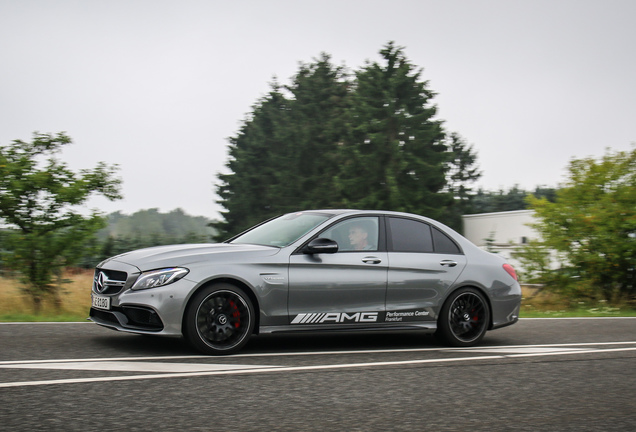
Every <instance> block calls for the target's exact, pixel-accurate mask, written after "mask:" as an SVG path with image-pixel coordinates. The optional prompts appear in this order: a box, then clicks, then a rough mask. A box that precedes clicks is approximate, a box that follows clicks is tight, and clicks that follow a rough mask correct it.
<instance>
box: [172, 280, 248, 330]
mask: <svg viewBox="0 0 636 432" xmlns="http://www.w3.org/2000/svg"><path fill="white" fill-rule="evenodd" d="M219 283H226V284H229V285H233V286H234V287H236V288H237V289H239V290H241V291H242V292H243V293H245V295H246V296H248V297H249V299H250V301H251V302H252V307H253V308H254V330H253V331H252V334H258V333H259V328H260V321H261V314H260V310H261V308H260V305H259V303H258V298H257V297H256V294H254V291H253V290H252V288H251V287H250V286H249V285H248V284H246V283H245V282H243V281H241V280H238V279H234V278H230V277H220V278H216V279H210V280H208V281H206V282H205V283H203V284H201V286H199V287H198V288H197V289H196V290H194V291H192V293H191V294H190V298H189V299H188V302H187V303H186V305H185V308H184V309H183V315H182V317H181V333H182V334H184V336H185V326H186V315H187V310H188V308H189V307H190V304H191V303H192V299H193V298H194V297H195V296H196V294H197V293H198V292H199V291H201V290H203V289H205V288H207V287H209V286H211V285H216V284H219Z"/></svg>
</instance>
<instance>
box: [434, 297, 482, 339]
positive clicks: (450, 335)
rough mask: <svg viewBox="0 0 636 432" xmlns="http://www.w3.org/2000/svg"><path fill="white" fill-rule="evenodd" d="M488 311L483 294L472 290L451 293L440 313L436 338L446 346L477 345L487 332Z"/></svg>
mask: <svg viewBox="0 0 636 432" xmlns="http://www.w3.org/2000/svg"><path fill="white" fill-rule="evenodd" d="M489 322H490V309H489V307H488V302H487V301H486V299H485V298H484V296H483V294H481V293H480V292H479V291H477V290H476V289H473V288H464V289H461V290H459V291H457V292H455V293H453V294H452V295H451V296H450V297H449V298H448V300H446V303H444V306H443V307H442V310H441V312H440V316H439V321H438V330H437V333H438V336H440V337H441V339H442V340H443V341H444V342H446V343H447V344H448V345H451V346H457V347H467V346H474V345H477V344H478V343H479V342H480V341H481V340H482V339H483V338H484V335H485V334H486V330H488V323H489Z"/></svg>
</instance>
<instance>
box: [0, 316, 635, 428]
mask: <svg viewBox="0 0 636 432" xmlns="http://www.w3.org/2000/svg"><path fill="white" fill-rule="evenodd" d="M27 430H29V431H30V430H61V431H97V430H99V431H111V430H128V431H150V430H153V431H162V430H206V431H229V430H232V431H253V430H254V431H256V430H259V431H260V430H277V431H278V430H282V431H300V430H343V431H345V430H346V431H372V430H373V431H374V430H378V431H407V430H408V431H463V430H470V431H513V430H514V431H537V430H549V431H634V430H636V319H618V318H617V319H561V320H552V319H543V320H521V321H520V322H519V323H518V324H516V325H514V326H511V327H507V328H504V329H500V330H496V331H493V332H490V333H488V335H487V336H486V338H485V339H484V341H483V343H482V344H481V345H480V346H479V347H477V348H473V349H468V350H458V349H449V348H445V347H443V346H440V345H438V344H437V343H436V341H435V340H434V339H433V338H432V337H430V336H428V335H424V334H421V333H418V332H410V333H406V334H395V333H369V334H362V335H361V334H338V335H334V334H329V335H312V336H309V335H289V336H265V337H257V338H253V339H252V340H251V341H250V343H249V344H248V346H247V347H246V348H245V349H244V351H242V352H241V353H240V354H238V355H235V356H229V357H206V356H201V355H199V354H198V353H196V352H194V351H192V350H191V349H190V348H189V347H188V346H187V345H186V344H185V343H184V342H183V341H182V340H179V339H162V338H153V337H145V336H136V335H128V334H123V333H117V332H114V331H112V330H108V329H104V328H101V327H98V326H97V325H94V324H91V323H81V324H0V431H27Z"/></svg>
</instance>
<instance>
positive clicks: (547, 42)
mask: <svg viewBox="0 0 636 432" xmlns="http://www.w3.org/2000/svg"><path fill="white" fill-rule="evenodd" d="M391 40H393V41H395V42H396V44H397V45H399V46H402V47H404V48H405V54H406V56H407V58H408V59H409V60H410V61H411V62H412V63H413V64H415V65H417V66H418V67H421V68H423V69H424V72H423V75H422V77H423V79H425V80H428V81H429V88H430V89H431V90H433V91H435V92H436V93H437V94H438V95H437V97H436V98H435V99H434V102H435V104H436V105H437V106H438V108H439V112H438V118H439V119H442V120H444V121H445V122H446V127H447V129H448V130H449V131H455V132H458V133H459V134H461V135H462V136H463V137H464V138H465V140H466V141H467V142H468V143H471V144H473V145H474V148H475V150H476V152H477V154H478V157H479V159H478V163H479V166H480V168H481V170H482V172H483V176H482V178H481V180H480V181H479V182H478V184H477V186H481V187H483V188H485V189H488V190H497V189H500V188H503V189H509V188H510V187H512V186H513V185H515V184H518V185H519V186H520V187H522V188H524V189H534V187H535V186H538V185H546V186H551V187H555V186H557V185H558V183H559V182H562V181H563V179H564V176H565V175H566V173H567V171H566V169H567V165H568V163H569V161H570V160H571V159H572V158H582V157H588V156H594V157H600V156H602V155H603V154H604V153H605V149H606V148H611V149H612V150H614V151H615V150H630V149H631V148H632V146H631V144H632V143H634V142H636V54H635V53H636V48H635V47H636V1H634V0H602V1H601V0H598V1H596V0H594V1H592V0H587V1H586V0H567V1H566V0H548V1H544V0H524V1H515V0H488V1H486V0H471V1H469V0H466V1H458V0H444V1H440V0H389V1H377V0H360V1H359V0H355V1H351V0H335V1H334V0H320V1H300V0H270V1H268V0H260V1H241V0H235V1H216V0H207V1H204V0H200V1H196V0H178V1H177V0H175V1H168V0H144V1H142V0H103V1H97V0H94V1H91V0H75V1H73V0H50V1H45V0H39V1H38V0H0V144H2V145H6V144H9V143H10V142H11V141H12V140H14V139H22V140H30V139H31V137H32V133H33V132H34V131H40V132H53V133H55V132H60V131H65V132H66V133H67V134H68V135H70V136H71V137H72V138H73V140H74V144H73V145H72V146H70V147H68V148H67V149H66V150H64V152H63V153H62V155H61V157H62V159H64V160H65V161H67V162H68V163H69V164H70V166H71V167H72V168H74V169H80V168H92V167H94V166H95V165H96V164H97V162H99V161H105V162H108V163H111V164H119V166H120V176H121V178H122V179H123V193H124V196H125V198H124V199H123V200H120V201H116V202H112V203H111V202H108V201H107V200H105V199H95V200H92V201H91V203H90V204H91V206H92V207H97V208H99V209H101V210H102V211H104V212H112V211H117V210H121V211H123V212H124V213H128V214H130V213H133V212H135V211H137V210H139V209H148V208H159V209H160V210H161V211H170V210H173V209H175V208H179V207H180V208H182V209H183V210H185V211H186V212H187V213H189V214H191V215H202V216H207V217H218V210H219V209H220V207H219V206H218V205H217V204H216V203H215V201H216V200H217V197H216V196H215V194H214V184H215V182H216V175H217V173H218V172H220V171H224V170H225V168H224V165H225V162H226V161H227V144H228V143H227V137H229V136H233V135H235V134H236V133H237V131H238V129H239V127H240V124H241V121H242V120H243V119H244V117H245V115H246V114H247V113H249V112H250V111H251V107H252V105H253V104H254V103H255V102H256V101H257V100H258V99H259V98H261V97H262V96H264V95H265V94H266V93H267V92H268V91H269V89H270V86H269V84H270V83H271V82H272V79H273V77H274V76H276V77H278V80H279V81H280V82H281V83H283V84H286V83H289V82H290V77H291V76H292V75H294V74H295V73H296V72H297V71H298V64H299V62H311V61H312V60H313V59H315V58H317V57H318V56H319V55H320V53H321V52H326V53H328V54H330V55H331V56H332V62H333V63H334V64H336V65H340V64H344V65H346V66H348V67H349V68H351V69H358V68H359V67H361V66H363V65H364V62H365V60H367V59H368V60H371V61H376V60H377V61H379V60H380V57H379V54H378V51H379V50H380V49H381V48H382V47H383V46H384V45H385V44H386V43H387V42H388V41H391Z"/></svg>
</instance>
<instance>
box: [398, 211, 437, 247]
mask: <svg viewBox="0 0 636 432" xmlns="http://www.w3.org/2000/svg"><path fill="white" fill-rule="evenodd" d="M389 228H390V230H391V244H390V248H391V250H392V251H394V252H433V239H432V237H431V227H430V226H429V225H428V224H425V223H422V222H418V221H414V220H411V219H402V218H389Z"/></svg>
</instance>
